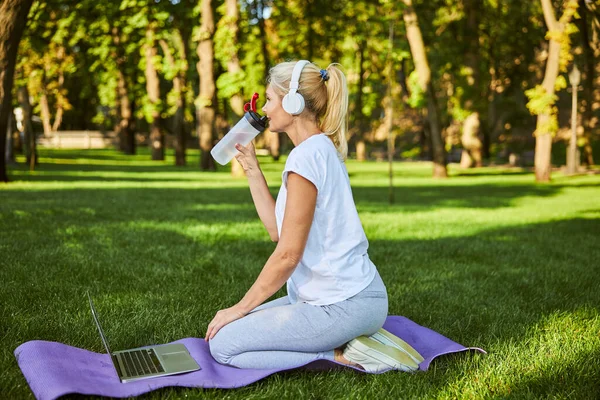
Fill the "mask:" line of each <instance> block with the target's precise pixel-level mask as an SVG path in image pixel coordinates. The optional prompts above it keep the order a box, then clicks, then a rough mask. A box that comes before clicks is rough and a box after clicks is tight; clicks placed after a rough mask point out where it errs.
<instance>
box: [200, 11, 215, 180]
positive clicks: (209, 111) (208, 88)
mask: <svg viewBox="0 0 600 400" xmlns="http://www.w3.org/2000/svg"><path fill="white" fill-rule="evenodd" d="M211 3H212V0H202V3H201V4H202V10H201V12H202V15H201V22H200V31H199V42H198V47H197V53H198V57H200V62H199V63H198V75H199V76H200V94H199V96H198V98H197V99H196V109H197V113H198V121H197V124H198V136H199V140H200V169H201V170H203V171H214V170H215V162H214V160H213V158H212V157H211V155H210V150H211V149H212V147H213V138H214V137H215V136H216V135H215V115H216V88H215V79H214V76H215V75H214V70H213V60H214V48H213V35H214V33H215V19H214V15H213V9H212V4H211Z"/></svg>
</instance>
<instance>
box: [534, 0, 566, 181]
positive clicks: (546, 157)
mask: <svg viewBox="0 0 600 400" xmlns="http://www.w3.org/2000/svg"><path fill="white" fill-rule="evenodd" d="M541 2H542V8H543V11H544V19H545V20H546V25H547V27H548V31H552V32H557V33H560V34H562V33H563V32H564V30H565V24H564V23H560V22H558V21H557V20H556V17H555V16H554V9H553V6H552V1H551V0H541ZM567 23H568V22H567ZM549 47H550V49H549V52H548V59H547V60H546V71H545V73H544V80H543V82H542V87H543V88H544V90H545V91H546V93H548V94H550V95H554V92H555V84H556V78H557V77H558V74H559V72H560V42H559V41H558V40H557V39H556V38H553V37H551V38H550V46H549ZM552 118H553V116H552V115H551V114H549V113H544V114H540V115H538V118H537V123H536V130H535V137H536V140H535V142H536V143H535V178H536V180H537V181H538V182H548V181H550V179H551V173H552V163H551V158H552V157H551V153H552V133H551V132H550V131H549V125H550V123H551V120H552Z"/></svg>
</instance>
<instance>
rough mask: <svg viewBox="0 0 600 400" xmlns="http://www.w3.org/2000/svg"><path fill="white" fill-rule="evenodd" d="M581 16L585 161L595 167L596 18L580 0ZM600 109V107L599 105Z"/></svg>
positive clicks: (579, 25) (579, 22) (579, 24)
mask: <svg viewBox="0 0 600 400" xmlns="http://www.w3.org/2000/svg"><path fill="white" fill-rule="evenodd" d="M579 10H580V11H579V15H580V16H581V18H579V19H577V20H576V22H577V23H578V28H579V32H580V33H581V42H582V45H583V56H584V57H583V59H584V66H583V73H584V75H583V79H584V81H583V82H582V83H583V84H582V86H583V93H582V94H583V96H582V97H583V98H582V100H583V102H584V104H585V106H584V109H583V113H582V117H583V118H582V125H583V139H584V145H583V160H584V162H585V163H586V164H587V165H588V166H590V167H591V166H593V165H594V154H593V151H592V145H591V141H592V140H591V138H592V131H593V130H594V129H595V125H596V124H597V123H596V122H595V120H594V111H593V110H594V96H593V95H594V79H595V77H594V72H595V71H594V69H595V68H594V67H595V65H596V55H595V54H594V49H593V47H592V41H591V40H590V34H589V26H588V18H592V19H593V18H594V15H593V14H592V13H591V12H590V10H589V9H588V8H587V7H586V4H585V0H579ZM598 107H600V105H598Z"/></svg>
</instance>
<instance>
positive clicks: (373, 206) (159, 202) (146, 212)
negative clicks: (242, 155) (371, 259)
mask: <svg viewBox="0 0 600 400" xmlns="http://www.w3.org/2000/svg"><path fill="white" fill-rule="evenodd" d="M77 180H81V179H80V178H77ZM94 180H95V179H94ZM165 180H167V181H168V180H171V179H170V178H165ZM190 180H193V181H195V182H196V181H199V180H197V179H196V180H194V179H193V178H191V179H190ZM140 181H144V180H143V179H140ZM212 182H215V183H218V180H212ZM270 190H271V193H272V194H273V196H277V193H278V191H279V187H278V186H271V188H270ZM561 190H562V187H561V186H536V185H515V184H512V185H509V184H489V183H488V184H477V185H459V186H449V185H441V186H402V187H398V188H396V189H395V191H394V194H395V199H396V203H395V204H394V205H391V206H390V205H388V202H387V198H388V189H387V188H385V187H378V186H377V187H368V186H355V187H354V188H353V196H354V199H355V202H356V205H357V207H358V208H359V211H360V212H363V211H366V212H381V211H386V212H415V211H423V210H434V209H435V208H448V207H449V208H486V209H494V208H502V207H508V206H511V205H513V202H514V201H516V200H518V199H520V198H523V197H527V196H537V197H546V196H554V195H556V194H558V193H559V192H560V191H561ZM0 193H1V192H0ZM36 193H37V194H36ZM42 193H43V194H42ZM0 196H1V197H2V198H3V201H2V204H1V205H0V207H2V208H3V209H5V210H8V211H11V210H22V211H25V212H28V211H29V210H30V211H34V210H37V211H41V210H43V209H45V210H48V209H62V208H63V207H64V204H67V203H66V200H68V204H70V205H71V207H76V208H77V207H79V208H85V207H88V208H90V207H91V208H92V209H93V210H96V211H104V212H103V214H102V215H103V216H104V217H107V216H108V217H109V214H111V212H112V213H113V214H115V215H116V214H119V212H120V210H123V209H125V210H128V216H127V218H128V219H131V220H135V219H139V218H146V219H160V220H162V219H172V220H181V219H182V218H197V219H198V221H199V222H207V221H215V222H219V221H239V219H238V218H241V219H242V220H243V219H245V218H246V217H249V216H255V215H256V214H255V212H253V209H254V206H253V203H252V198H251V195H250V190H249V189H248V188H247V187H223V188H206V187H205V188H197V187H196V188H190V189H182V188H148V187H140V188H121V187H116V188H106V187H102V186H99V187H98V188H97V189H96V188H92V189H90V188H85V189H83V188H69V187H65V188H64V189H62V188H61V189H58V190H53V189H45V190H43V192H36V191H35V190H31V189H13V190H10V191H7V192H4V193H1V195H0ZM207 205H210V206H212V209H213V211H214V212H211V213H209V214H204V215H203V214H202V213H198V214H194V212H192V210H200V209H201V208H202V207H203V206H207ZM231 205H233V206H242V208H246V207H248V206H250V210H249V211H251V212H250V213H248V212H247V211H248V210H246V211H244V210H242V214H239V215H236V214H235V213H233V212H231V213H219V212H218V210H216V208H218V207H219V206H222V207H226V206H231ZM382 207H384V209H382ZM2 208H0V210H1V209H2ZM229 208H231V207H229ZM111 210H112V211H111ZM229 214H231V215H229ZM109 218H110V217H109Z"/></svg>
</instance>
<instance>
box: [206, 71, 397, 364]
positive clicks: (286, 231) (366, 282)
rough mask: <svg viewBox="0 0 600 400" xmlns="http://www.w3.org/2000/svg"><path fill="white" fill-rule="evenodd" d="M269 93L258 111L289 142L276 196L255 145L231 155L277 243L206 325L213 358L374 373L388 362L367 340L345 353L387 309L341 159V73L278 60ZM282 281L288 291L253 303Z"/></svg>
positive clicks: (344, 93)
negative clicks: (236, 298)
mask: <svg viewBox="0 0 600 400" xmlns="http://www.w3.org/2000/svg"><path fill="white" fill-rule="evenodd" d="M266 94H267V96H266V97H267V102H266V104H265V106H264V107H263V108H262V111H263V112H264V113H265V115H266V116H267V117H268V118H269V127H270V130H271V131H273V132H286V133H287V135H288V136H289V138H290V139H291V141H292V142H293V143H294V145H295V148H294V149H293V150H292V151H291V153H290V155H289V157H288V159H287V162H286V164H285V169H284V171H283V182H282V185H281V189H280V191H279V195H278V196H277V201H275V200H274V199H273V197H272V196H271V193H270V192H269V189H268V187H267V183H266V180H265V178H264V176H263V174H262V172H261V170H260V167H259V165H258V161H257V159H256V155H255V152H254V147H253V146H252V144H250V145H248V146H246V147H243V146H241V145H239V144H238V145H237V146H236V148H237V149H238V150H239V154H238V155H237V156H236V158H237V160H238V161H239V162H240V163H241V165H242V167H243V168H244V170H245V172H246V176H247V178H248V182H249V186H250V191H251V194H252V199H253V201H254V204H255V206H256V210H257V211H258V215H259V217H260V219H261V221H262V222H263V224H264V226H265V228H266V229H267V231H268V233H269V235H270V236H271V239H272V240H273V241H275V242H277V247H276V248H275V250H274V252H273V254H272V255H271V257H270V258H269V259H268V261H267V263H266V264H265V266H264V268H263V270H262V271H261V273H260V274H259V276H258V278H257V279H256V282H255V283H254V284H253V285H252V287H251V288H250V289H249V290H248V292H247V293H246V295H245V296H244V297H243V299H242V300H241V301H240V302H239V303H237V304H236V305H234V306H233V307H230V308H227V309H224V310H221V311H219V312H217V314H216V316H215V317H214V319H213V320H212V321H211V322H210V324H209V325H208V328H207V332H206V338H205V339H206V340H208V341H209V344H210V351H211V354H212V355H213V357H214V358H215V360H217V361H218V362H219V363H222V364H227V365H231V366H235V367H239V368H278V369H283V368H291V367H296V366H299V365H303V364H306V363H309V362H311V361H314V360H318V359H327V360H332V361H337V362H338V363H342V364H347V365H354V366H357V367H361V366H362V367H364V368H365V369H367V370H371V371H378V370H381V369H385V368H390V367H392V366H391V365H390V364H389V363H387V364H385V363H383V364H382V361H381V360H377V359H373V357H371V356H369V354H367V353H370V351H369V350H370V349H368V348H365V346H363V347H362V351H360V350H358V352H357V350H356V348H354V350H353V351H351V349H349V347H350V346H347V347H346V349H345V350H344V349H343V348H344V345H345V344H346V343H347V342H349V341H351V340H352V339H354V338H357V337H358V336H361V335H367V336H368V335H372V334H374V333H376V332H377V331H378V330H379V329H380V328H381V327H382V325H383V323H384V321H385V319H386V316H387V312H388V298H387V293H386V288H385V286H384V283H383V281H382V280H381V277H380V276H379V273H378V272H377V268H376V267H375V265H374V264H373V263H372V262H371V260H369V256H368V255H367V248H368V242H367V238H366V236H365V233H364V231H363V228H362V225H361V222H360V220H359V217H358V213H357V211H356V206H355V204H354V200H353V198H352V191H351V189H350V181H349V179H348V172H347V170H346V167H345V164H344V160H345V158H346V153H347V143H346V130H347V118H348V116H347V112H348V89H347V85H346V78H345V76H344V74H343V72H342V71H341V70H340V69H339V68H338V67H336V66H335V65H334V64H332V65H330V66H329V67H327V69H326V70H321V69H319V68H318V67H317V66H316V65H314V64H312V63H309V62H308V61H304V60H302V61H299V62H285V63H282V64H279V65H277V66H275V67H274V68H272V69H271V70H270V77H269V85H268V87H267V92H266ZM286 281H287V293H288V295H287V296H285V297H282V298H279V299H277V300H274V301H271V302H269V303H266V304H263V305H261V306H259V305H260V304H262V303H263V302H264V301H265V300H266V299H268V298H269V297H270V296H271V295H273V294H274V293H275V292H276V291H277V290H279V289H280V288H281V287H282V286H283V284H284V283H286ZM367 347H368V343H367ZM384 347H386V346H384ZM359 362H360V364H358V363H359Z"/></svg>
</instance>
